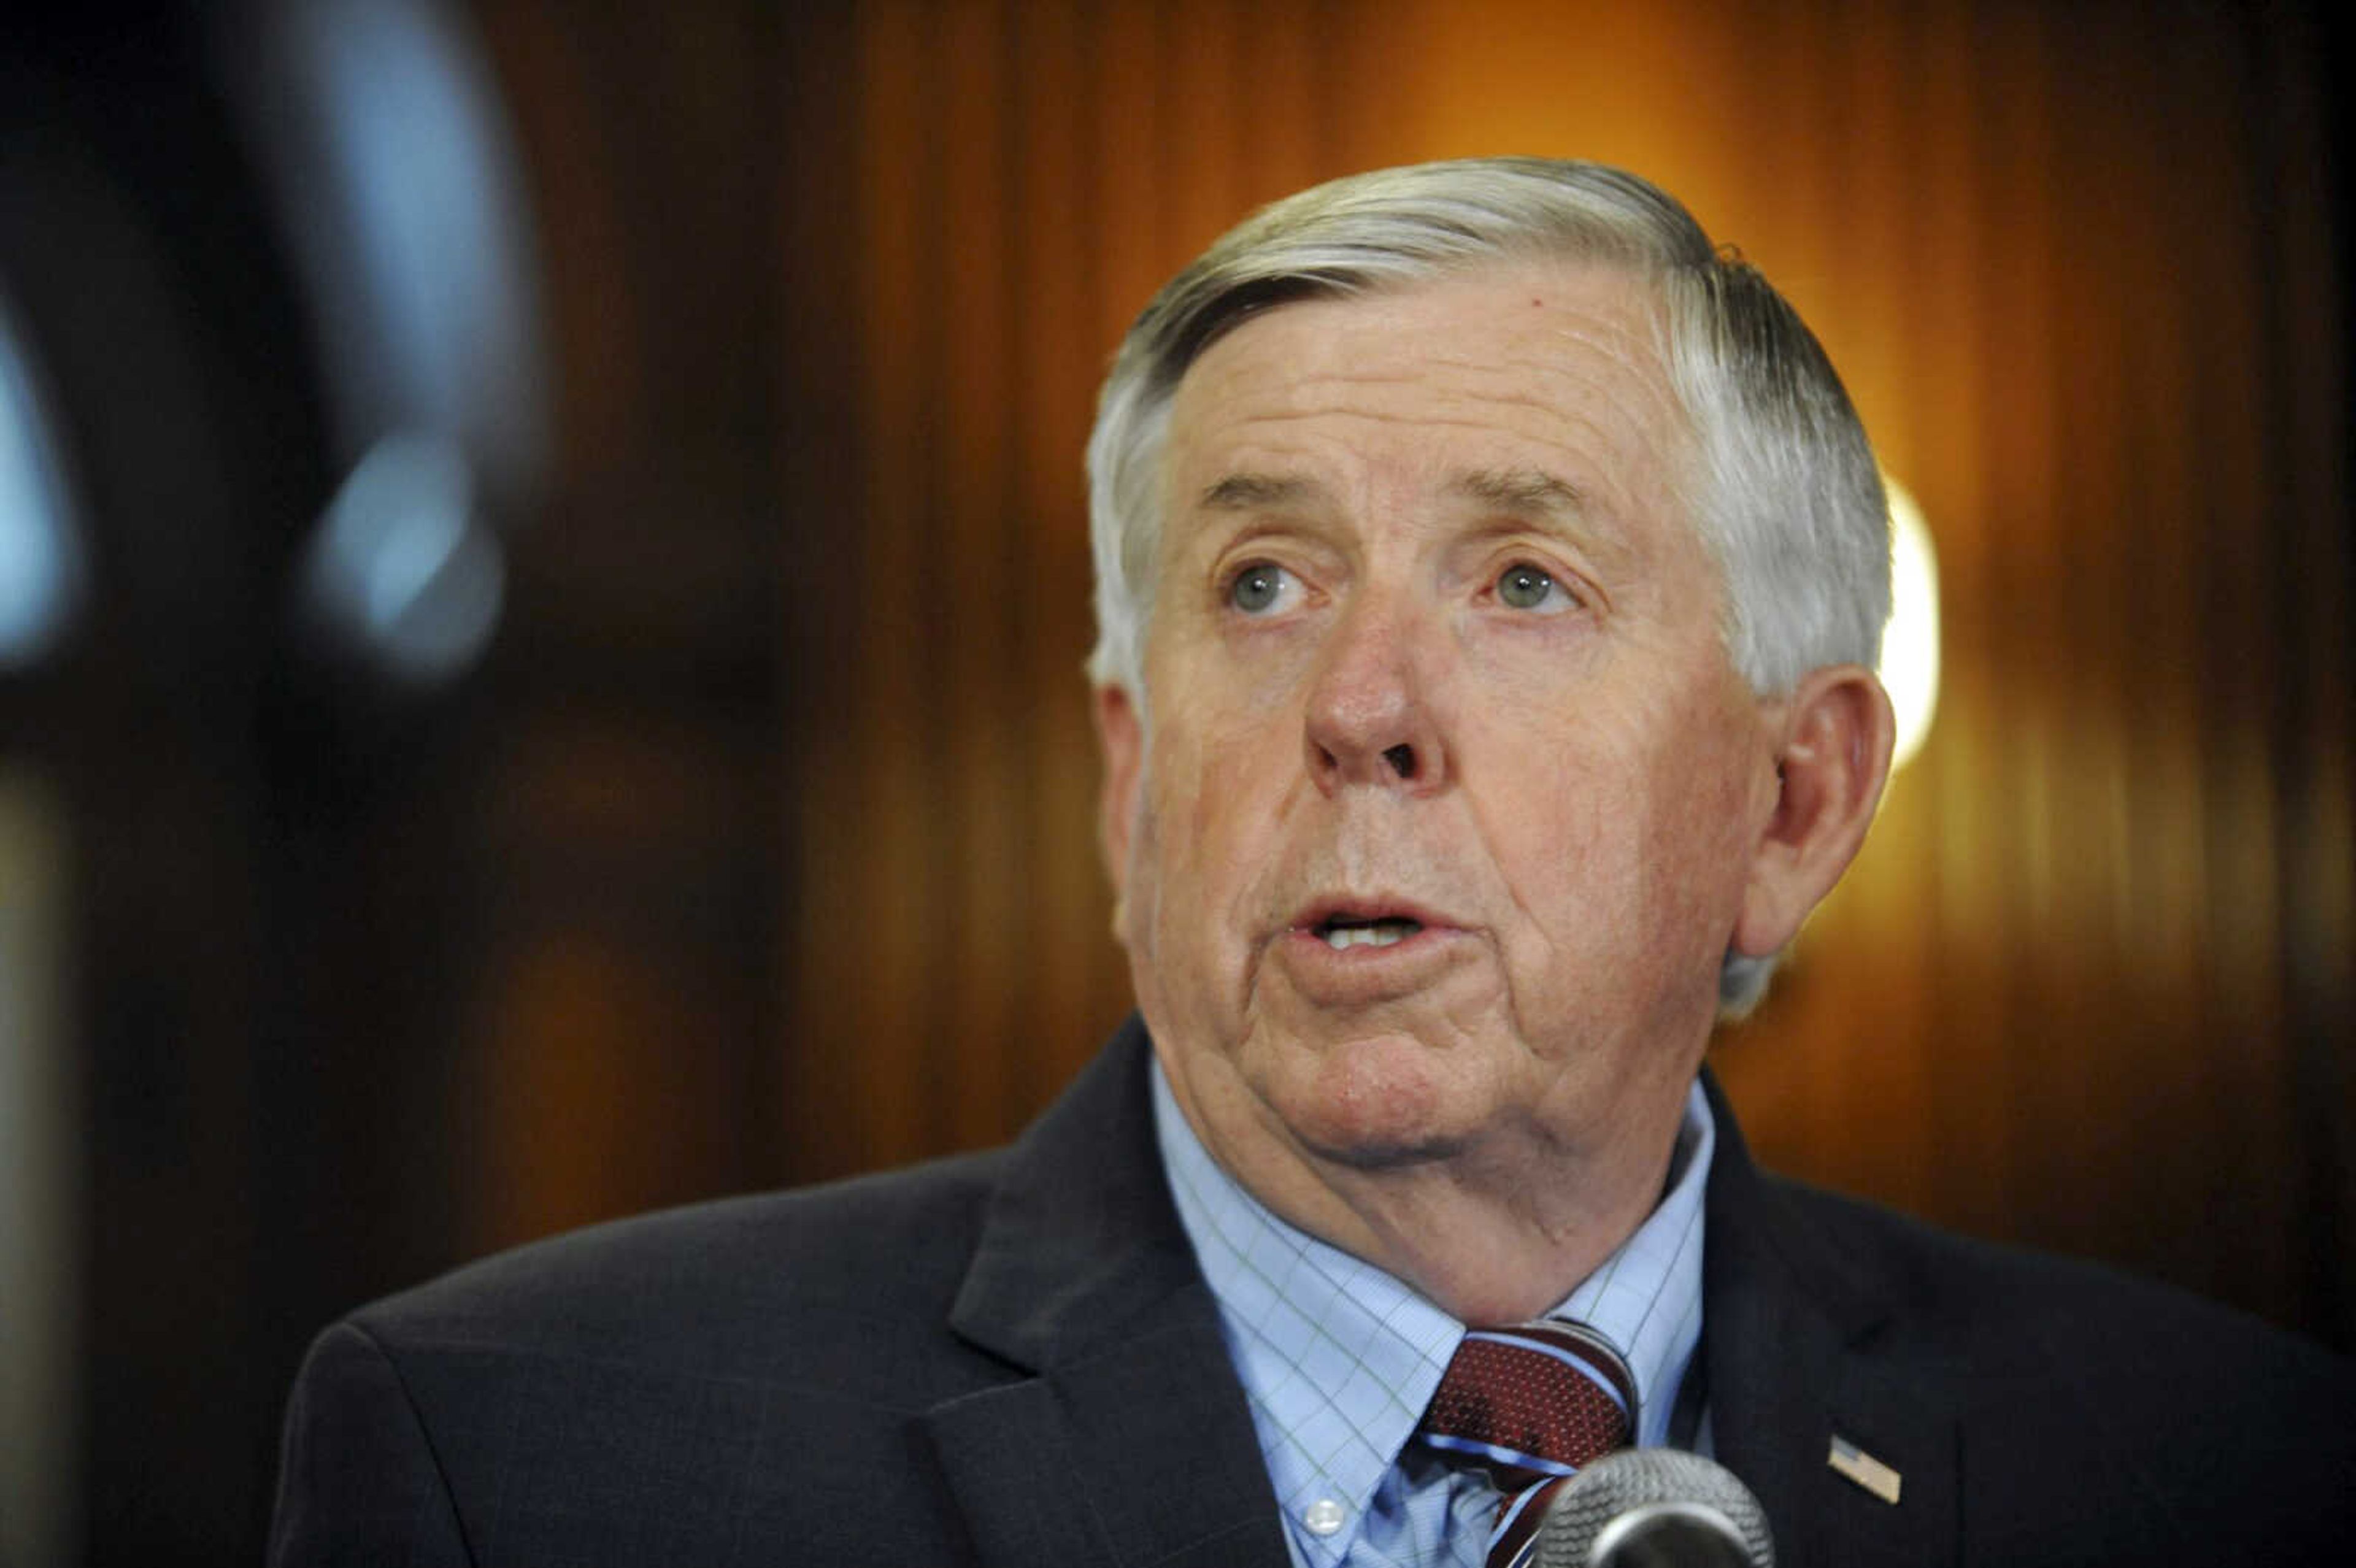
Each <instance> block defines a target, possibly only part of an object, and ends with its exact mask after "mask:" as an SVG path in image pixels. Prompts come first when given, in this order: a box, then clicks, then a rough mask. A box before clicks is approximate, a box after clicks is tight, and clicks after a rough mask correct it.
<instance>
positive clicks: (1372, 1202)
mask: <svg viewBox="0 0 2356 1568" xmlns="http://www.w3.org/2000/svg"><path fill="white" fill-rule="evenodd" d="M1208 1088H1209V1092H1211V1093H1238V1094H1243V1093H1248V1091H1246V1090H1245V1089H1243V1088H1242V1086H1241V1085H1240V1084H1239V1083H1235V1082H1234V1081H1232V1080H1230V1081H1228V1082H1227V1083H1214V1084H1212V1085H1209V1086H1208ZM1173 1091H1174V1092H1175V1096H1176V1099H1177V1102H1178V1104H1179V1108H1180V1109H1181V1111H1182V1112H1183V1114H1184V1115H1185V1116H1186V1119H1187V1124H1188V1125H1190V1126H1191V1127H1192V1128H1193V1129H1194V1134H1195V1136H1196V1137H1198V1138H1199V1139H1201V1141H1202V1143H1203V1145H1204V1147H1205V1148H1206V1149H1208V1150H1209V1151H1210V1153H1211V1155H1212V1157H1213V1158H1215V1159H1216V1160H1217V1161H1218V1162H1219V1164H1220V1165H1221V1166H1222V1167H1223V1168H1225V1169H1226V1171H1227V1172H1228V1174H1229V1175H1230V1176H1232V1177H1233V1178H1235V1179H1236V1180H1237V1181H1238V1182H1239V1183H1241V1184H1242V1186H1243V1187H1244V1188H1245V1189H1247V1190H1248V1191H1249V1192H1251V1193H1252V1194H1253V1195H1254V1196H1255V1197H1257V1198H1258V1199H1259V1200H1260V1201H1261V1202H1262V1203H1264V1204H1266V1205H1267V1206H1268V1208H1269V1211H1272V1212H1273V1213H1275V1214H1277V1215H1278V1216H1279V1217H1280V1218H1281V1219H1283V1220H1284V1221H1286V1222H1288V1223H1290V1224H1291V1225H1294V1226H1296V1227H1298V1228H1299V1229H1301V1230H1302V1231H1305V1232H1309V1233H1310V1234H1311V1235H1313V1236H1316V1237H1318V1238H1320V1239H1321V1240H1323V1241H1325V1242H1327V1243H1330V1244H1332V1245H1333V1246H1336V1247H1339V1248H1340V1249H1342V1250H1343V1251H1344V1252H1346V1253H1350V1254H1352V1255H1353V1256H1355V1257H1357V1258H1359V1259H1362V1260H1363V1261H1365V1262H1366V1263H1369V1264H1373V1265H1375V1266H1376V1268H1379V1269H1381V1270H1382V1271H1383V1272H1384V1273H1386V1274H1388V1275H1392V1276H1393V1277H1394V1278H1397V1279H1398V1280H1401V1281H1403V1282H1404V1283H1406V1284H1407V1285H1410V1286H1412V1287H1413V1288H1414V1289H1415V1290H1416V1291H1418V1292H1419V1294H1421V1295H1422V1296H1426V1297H1427V1298H1428V1299H1430V1301H1432V1302H1433V1303H1435V1304H1436V1305H1438V1306H1439V1307H1441V1308H1442V1309H1443V1310H1445V1311H1446V1312H1448V1313H1449V1314H1450V1315H1451V1317H1456V1318H1457V1319H1459V1320H1460V1321H1462V1322H1465V1323H1471V1324H1504V1323H1516V1322H1522V1321H1526V1320H1527V1319H1529V1318H1532V1317H1538V1316H1540V1315H1542V1314H1544V1313H1545V1312H1546V1311H1547V1309H1548V1308H1550V1307H1553V1306H1554V1305H1555V1304H1556V1303H1558V1302H1559V1301H1561V1300H1562V1299H1563V1297H1564V1296H1567V1295H1568V1294H1569V1292H1570V1291H1571V1290H1572V1289H1573V1288H1574V1287H1575V1286H1577V1285H1578V1284H1579V1282H1580V1280H1582V1279H1585V1278H1586V1277H1587V1276H1588V1275H1590V1273H1592V1272H1593V1271H1594V1270H1595V1268H1596V1267H1597V1266H1598V1265H1600V1264H1601V1263H1602V1262H1603V1261H1604V1260H1605V1259H1606V1258H1608V1257H1610V1256H1611V1255H1612V1253H1613V1252H1614V1251H1615V1250H1616V1249H1617V1248H1618V1247H1619V1246H1620V1244H1621V1243H1623V1242H1625V1241H1626V1240H1627V1239H1628V1237H1629V1236H1631V1235H1633V1233H1634V1232H1635V1231H1636V1228H1637V1227H1638V1226H1640V1225H1641V1224H1643V1223H1644V1218H1645V1216H1646V1215H1647V1214H1649V1213H1650V1212H1651V1211H1652V1210H1653V1207H1654V1205H1655V1203H1656V1202H1657V1201H1658V1200H1659V1198H1660V1196H1661V1191H1662V1188H1663V1184H1664V1182H1665V1179H1666V1178H1667V1174H1668V1170H1669V1165H1670V1161H1671V1158H1672V1156H1673V1155H1674V1153H1675V1147H1676V1131H1677V1125H1678V1119H1679V1117H1680V1115H1682V1111H1683V1100H1682V1098H1676V1099H1670V1100H1668V1101H1666V1102H1665V1104H1663V1105H1662V1106H1660V1107H1659V1108H1658V1109H1659V1113H1660V1114H1659V1115H1635V1114H1631V1115H1624V1116H1621V1117H1617V1118H1614V1119H1613V1124H1612V1127H1611V1129H1610V1133H1609V1136H1606V1137H1605V1138H1603V1139H1601V1141H1599V1142H1598V1143H1597V1144H1596V1145H1594V1146H1592V1147H1579V1148H1572V1147H1564V1146H1562V1145H1560V1144H1558V1143H1545V1142H1541V1141H1539V1140H1536V1139H1532V1140H1526V1141H1525V1140H1516V1139H1513V1138H1510V1137H1503V1138H1499V1139H1497V1140H1495V1141H1494V1142H1492V1143H1488V1144H1484V1145H1483V1146H1481V1147H1474V1148H1469V1149H1464V1150H1458V1151H1453V1152H1451V1153H1450V1154H1448V1155H1445V1156H1438V1157H1431V1158H1429V1159H1422V1160H1414V1161H1405V1162H1398V1163H1387V1164H1384V1165H1381V1166H1378V1167H1373V1168H1366V1167H1359V1166H1353V1165H1350V1164H1347V1163H1344V1162H1342V1161H1338V1160H1335V1159H1332V1158H1329V1157H1323V1156H1321V1155H1320V1154H1318V1153H1317V1152H1316V1151H1314V1150H1312V1149H1308V1148H1305V1147H1302V1146H1301V1144H1300V1143H1299V1142H1298V1140H1296V1139H1294V1138H1293V1137H1291V1136H1290V1134H1289V1133H1287V1132H1286V1130H1285V1129H1284V1128H1282V1127H1281V1126H1280V1125H1275V1123H1274V1119H1273V1117H1272V1116H1271V1115H1269V1113H1267V1112H1266V1110H1265V1108H1264V1107H1262V1108H1260V1109H1259V1110H1258V1113H1257V1114H1258V1115H1260V1117H1261V1118H1262V1120H1263V1122H1264V1124H1266V1125H1268V1130H1269V1133H1270V1135H1271V1136H1267V1137H1262V1138H1255V1139H1251V1140H1248V1142H1247V1143H1245V1144H1244V1145H1243V1146H1242V1147H1222V1144H1221V1142H1220V1140H1219V1139H1218V1138H1217V1137H1216V1136H1215V1132H1214V1130H1213V1129H1215V1127H1216V1126H1217V1125H1236V1124H1235V1122H1234V1121H1232V1120H1230V1119H1228V1118H1226V1117H1223V1116H1205V1115H1201V1114H1199V1111H1198V1108H1197V1107H1195V1106H1194V1105H1192V1104H1189V1102H1188V1096H1187V1091H1186V1087H1185V1086H1183V1085H1180V1084H1176V1083H1173ZM1644 1109H1647V1110H1649V1109H1651V1108H1650V1107H1645V1108H1644Z"/></svg>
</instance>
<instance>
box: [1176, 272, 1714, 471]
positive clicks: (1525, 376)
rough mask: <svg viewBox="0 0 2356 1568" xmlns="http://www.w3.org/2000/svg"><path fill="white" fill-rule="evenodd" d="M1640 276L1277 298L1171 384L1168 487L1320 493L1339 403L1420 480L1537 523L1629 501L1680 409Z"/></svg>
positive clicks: (1539, 278) (1458, 279)
mask: <svg viewBox="0 0 2356 1568" xmlns="http://www.w3.org/2000/svg"><path fill="white" fill-rule="evenodd" d="M1652 311H1653V297H1652V295H1651V293H1650V290H1649V287H1648V285H1647V284H1645V283H1644V282H1643V281H1642V280H1640V279H1637V278H1635V277H1633V276H1632V275H1630V274H1629V273H1627V272H1625V271H1623V270H1621V269H1617V268H1603V267H1599V266H1595V265H1591V264H1587V263H1580V262H1560V261H1538V262H1517V263H1515V264H1513V265H1510V266H1507V265H1497V266H1490V267H1484V268H1480V269H1473V270H1470V271H1467V272H1456V273H1450V274H1447V275H1445V276H1442V277H1440V278H1436V279H1431V280H1428V281H1419V282H1417V283H1411V284H1404V285H1398V286H1393V287H1387V288H1385V289H1381V290H1378V291H1375V292H1372V293H1362V294H1351V295H1339V296H1321V297H1318V298H1314V299H1309V300H1303V301H1296V302H1290V303H1288V304H1283V305H1280V306H1277V307H1274V308H1272V309H1270V310H1268V311H1266V312H1264V313H1262V314H1261V315H1257V316H1255V317H1254V318H1252V319H1251V320H1250V321H1248V322H1246V323H1244V324H1242V325H1239V326H1237V328H1235V329H1234V330H1233V331H1232V332H1230V333H1229V334H1227V335H1226V336H1223V337H1222V338H1220V339H1219V340H1217V341H1216V342H1215V343H1214V344H1212V345H1211V347H1209V348H1207V349H1206V350H1205V352H1204V354H1203V356H1202V357H1200V358H1198V359H1197V360H1196V362H1195V364H1194V366H1193V367H1191V368H1189V370H1188V372H1187V374H1186V376H1185V378H1184V379H1183V380H1182V381H1181V383H1180V385H1179V387H1178V389H1177V391H1176V394H1175V399H1174V402H1173V409H1172V412H1171V421H1172V422H1171V426H1170V431H1169V440H1168V444H1167V446H1166V447H1165V451H1164V458H1165V464H1166V466H1165V468H1164V472H1163V482H1164V484H1165V485H1168V486H1169V490H1168V491H1167V495H1168V498H1169V500H1170V501H1171V502H1173V503H1174V504H1175V505H1176V506H1177V507H1181V508H1186V507H1193V508H1199V509H1207V510H1212V511H1233V510H1294V509H1301V508H1303V507H1308V506H1310V505H1311V504H1312V503H1316V502H1319V501H1321V500H1325V499H1330V498H1331V497H1330V496H1327V495H1325V494H1324V493H1323V486H1324V485H1327V484H1328V483H1329V480H1328V478H1327V476H1326V475H1327V471H1326V469H1325V468H1324V466H1323V462H1324V459H1326V458H1328V457H1330V456H1331V455H1332V453H1331V448H1330V443H1331V441H1332V439H1333V435H1334V432H1335V430H1336V429H1337V426H1336V424H1335V423H1334V421H1333V417H1332V416H1338V417H1339V419H1340V421H1344V425H1346V426H1348V427H1350V428H1351V429H1352V430H1353V431H1354V432H1355V433H1356V434H1359V435H1362V436H1363V437H1364V439H1365V441H1367V442H1369V443H1379V444H1381V445H1383V446H1386V447H1389V448H1392V449H1395V450H1404V449H1408V448H1413V449H1416V450H1417V451H1419V453H1421V454H1422V456H1423V458H1424V463H1423V464H1422V467H1423V474H1422V486H1423V487H1424V488H1425V489H1426V490H1428V491H1436V492H1438V493H1440V495H1441V496H1443V497H1447V498H1454V499H1460V500H1463V501H1466V502H1469V503H1475V504H1479V505H1481V506H1483V507H1486V508H1488V509H1493V510H1497V511H1503V512H1510V513H1514V514H1515V515H1526V516H1531V517H1538V518H1551V517H1571V516H1576V515H1579V514H1580V513H1582V512H1587V511H1590V510H1592V509H1594V508H1595V507H1597V506H1602V507H1606V508H1607V509H1611V508H1614V507H1617V506H1619V505H1622V504H1624V503H1625V502H1626V501H1627V500H1628V499H1629V498H1630V497H1629V496H1627V495H1625V494H1624V493H1623V494H1616V495H1615V494H1612V492H1615V491H1620V492H1624V491H1625V490H1627V489H1628V488H1630V487H1632V486H1633V487H1644V488H1649V487H1650V486H1651V485H1652V484H1653V483H1654V482H1655V481H1656V480H1659V479H1661V478H1663V477H1665V472H1664V471H1665V465H1666V464H1668V463H1669V462H1670V461H1671V460H1672V456H1673V453H1676V451H1677V450H1678V449H1679V448H1680V446H1681V445H1682V440H1681V437H1682V432H1683V430H1684V427H1685V425H1686V422H1687V421H1686V419H1685V414H1684V411H1683V407H1682V404H1681V403H1679V401H1678V400H1677V399H1676V394H1675V393H1674V391H1673V390H1672V389H1670V387H1669V384H1668V380H1667V378H1666V375H1665V371H1664V370H1663V368H1662V364H1661V356H1660V352H1659V348H1658V344H1657V337H1656V335H1655V332H1654V331H1653V315H1652Z"/></svg>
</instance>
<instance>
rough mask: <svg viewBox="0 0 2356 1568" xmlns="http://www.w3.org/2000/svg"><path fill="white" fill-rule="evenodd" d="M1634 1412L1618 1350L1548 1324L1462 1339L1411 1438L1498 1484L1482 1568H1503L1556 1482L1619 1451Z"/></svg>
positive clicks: (1580, 1331) (1630, 1383)
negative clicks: (1486, 1567)
mask: <svg viewBox="0 0 2356 1568" xmlns="http://www.w3.org/2000/svg"><path fill="white" fill-rule="evenodd" d="M1635 1410H1636V1392H1635V1381H1634V1380H1633V1378H1631V1377H1630V1376H1629V1373H1628V1369H1627V1366H1626V1364H1625V1363H1624V1362H1622V1360H1621V1359H1620V1356H1619V1353H1618V1352H1617V1351H1615V1350H1613V1349H1612V1347H1611V1346H1610V1345H1609V1344H1607V1343H1606V1342H1605V1341H1604V1340H1603V1339H1602V1338H1601V1336H1599V1335H1597V1334H1595V1333H1593V1332H1592V1331H1591V1330H1590V1329H1588V1328H1584V1327H1582V1326H1580V1325H1579V1324H1575V1323H1565V1322H1560V1321H1556V1320H1551V1319H1549V1320H1547V1321H1544V1322H1538V1323H1524V1324H1519V1325H1517V1326H1515V1327H1514V1328H1476V1329H1474V1330H1472V1332H1470V1333H1468V1334H1466V1335H1465V1336H1464V1339H1463V1342H1462V1344H1460V1345H1459V1346H1458V1347H1457V1349H1456V1355H1455V1357H1454V1359H1453V1360H1451V1361H1450V1362H1449V1363H1448V1370H1447V1371H1446V1372H1445V1373H1444V1374H1442V1376H1441V1378H1440V1388H1439V1390H1438V1392H1435V1393H1434V1394H1433V1395H1432V1396H1431V1404H1430V1408H1428V1409H1427V1410H1426V1411H1425V1412H1424V1415H1423V1422H1422V1424H1420V1425H1419V1427H1418V1428H1417V1430H1416V1435H1417V1436H1418V1437H1419V1438H1420V1439H1421V1440H1422V1441H1423V1442H1424V1443H1425V1444H1426V1445H1429V1446H1430V1447H1431V1448H1432V1449H1433V1450H1435V1451H1437V1452H1438V1453H1439V1454H1440V1456H1441V1457H1443V1458H1444V1459H1446V1460H1447V1461H1448V1462H1450V1463H1451V1464H1455V1465H1460V1466H1468V1467H1477V1468H1479V1469H1481V1470H1483V1471H1485V1472H1487V1474H1488V1476H1489V1477H1490V1479H1491V1480H1493V1481H1494V1482H1495V1483H1496V1486H1497V1489H1498V1492H1499V1494H1500V1499H1499V1506H1498V1517H1497V1524H1496V1528H1495V1531H1494V1533H1493V1534H1492V1535H1491V1538H1490V1543H1489V1553H1488V1562H1489V1568H1505V1565H1506V1564H1511V1563H1519V1562H1521V1561H1523V1560H1524V1559H1525V1558H1526V1555H1527V1553H1528V1550H1529V1548H1530V1546H1531V1544H1532V1542H1533V1541H1534V1540H1535V1538H1536V1536H1537V1523H1538V1520H1540V1519H1542V1518H1543V1517H1544V1516H1545V1513H1546V1504H1547V1500H1548V1499H1550V1498H1551V1497H1552V1495H1553V1493H1554V1491H1555V1489H1556V1488H1558V1487H1559V1486H1560V1485H1561V1484H1562V1481H1563V1480H1564V1479H1565V1478H1566V1477H1569V1476H1572V1475H1575V1474H1576V1473H1577V1472H1578V1471H1579V1469H1580V1467H1581V1466H1583V1465H1587V1464H1589V1463H1590V1462H1592V1461H1593V1460H1595V1459H1597V1458H1600V1457H1601V1456H1603V1455H1605V1454H1608V1453H1610V1452H1611V1451H1612V1449H1614V1448H1619V1447H1622V1446H1625V1445H1626V1444H1627V1442H1628V1435H1629V1434H1630V1433H1631V1432H1632V1431H1633V1429H1634V1424H1635Z"/></svg>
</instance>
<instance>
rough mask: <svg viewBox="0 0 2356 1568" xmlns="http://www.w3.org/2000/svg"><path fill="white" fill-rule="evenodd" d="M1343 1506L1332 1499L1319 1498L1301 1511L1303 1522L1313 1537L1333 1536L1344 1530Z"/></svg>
mask: <svg viewBox="0 0 2356 1568" xmlns="http://www.w3.org/2000/svg"><path fill="white" fill-rule="evenodd" d="M1342 1519H1343V1514H1342V1505H1341V1504H1340V1503H1337V1502H1335V1501H1334V1500H1333V1499H1332V1498H1319V1499H1317V1500H1316V1501H1315V1502H1313V1503H1311V1504H1310V1505H1309V1506H1308V1507H1307V1508H1305V1509H1301V1523H1302V1524H1303V1525H1305V1526H1307V1527H1308V1530H1309V1533H1310V1534H1312V1535H1331V1534H1333V1532H1334V1531H1337V1530H1339V1529H1341V1528H1342Z"/></svg>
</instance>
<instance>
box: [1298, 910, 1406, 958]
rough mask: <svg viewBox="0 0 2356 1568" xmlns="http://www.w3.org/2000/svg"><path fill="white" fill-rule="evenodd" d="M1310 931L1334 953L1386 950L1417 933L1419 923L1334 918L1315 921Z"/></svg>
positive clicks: (1385, 918)
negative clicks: (1368, 948)
mask: <svg viewBox="0 0 2356 1568" xmlns="http://www.w3.org/2000/svg"><path fill="white" fill-rule="evenodd" d="M1312 929H1313V930H1314V932H1315V933H1316V934H1317V936H1319V937H1320V938H1322V939H1323V942H1324V944H1325V945H1326V946H1328V947H1331V948H1333V950H1334V951H1335V952H1337V953H1338V952H1340V951H1341V950H1342V949H1344V948H1345V947H1388V946H1389V945H1391V944H1393V943H1395V942H1404V941H1406V940H1407V939H1408V937H1410V936H1413V935H1414V934H1415V933H1417V932H1419V931H1421V930H1422V929H1423V923H1422V922H1421V921H1417V920H1408V919H1407V918H1406V917H1404V916H1400V915H1381V916H1376V917H1374V918H1370V919H1361V918H1359V917H1358V916H1355V915H1346V914H1337V915H1332V916H1329V917H1328V918H1326V919H1324V920H1321V921H1319V922H1318V923H1317V924H1316V925H1315V926H1314V927H1313V928H1312Z"/></svg>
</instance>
